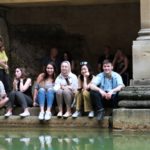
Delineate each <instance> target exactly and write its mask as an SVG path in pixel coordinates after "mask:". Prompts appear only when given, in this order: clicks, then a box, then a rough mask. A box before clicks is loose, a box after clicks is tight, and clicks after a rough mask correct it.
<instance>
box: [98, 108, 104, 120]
mask: <svg viewBox="0 0 150 150" xmlns="http://www.w3.org/2000/svg"><path fill="white" fill-rule="evenodd" d="M104 114H105V111H104V108H102V109H100V110H98V111H97V116H96V118H97V120H98V121H100V120H103V119H104Z"/></svg>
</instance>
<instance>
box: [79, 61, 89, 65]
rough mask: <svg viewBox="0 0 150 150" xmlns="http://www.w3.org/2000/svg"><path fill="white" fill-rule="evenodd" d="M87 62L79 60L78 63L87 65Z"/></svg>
mask: <svg viewBox="0 0 150 150" xmlns="http://www.w3.org/2000/svg"><path fill="white" fill-rule="evenodd" d="M87 64H88V62H87V61H82V62H80V65H87Z"/></svg>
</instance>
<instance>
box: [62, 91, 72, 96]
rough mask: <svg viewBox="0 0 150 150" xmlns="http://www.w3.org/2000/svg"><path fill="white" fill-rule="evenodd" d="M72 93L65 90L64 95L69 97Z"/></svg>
mask: <svg viewBox="0 0 150 150" xmlns="http://www.w3.org/2000/svg"><path fill="white" fill-rule="evenodd" d="M71 94H72V92H71V91H70V90H63V95H64V96H67V95H71Z"/></svg>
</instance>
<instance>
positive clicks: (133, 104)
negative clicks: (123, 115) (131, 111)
mask: <svg viewBox="0 0 150 150" xmlns="http://www.w3.org/2000/svg"><path fill="white" fill-rule="evenodd" d="M118 106H119V107H125V108H150V100H149V101H148V100H136V101H135V100H134V101H132V100H122V101H120V102H119V103H118Z"/></svg>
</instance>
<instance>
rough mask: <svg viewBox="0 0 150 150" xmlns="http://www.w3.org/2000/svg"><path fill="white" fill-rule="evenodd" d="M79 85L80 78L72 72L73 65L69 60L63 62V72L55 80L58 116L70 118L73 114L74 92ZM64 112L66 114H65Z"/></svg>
mask: <svg viewBox="0 0 150 150" xmlns="http://www.w3.org/2000/svg"><path fill="white" fill-rule="evenodd" d="M77 87H78V79H77V76H76V75H75V74H73V73H72V72H71V65H70V62H69V61H63V62H62V63H61V73H60V74H59V75H58V76H57V78H56V80H55V87H54V89H55V91H56V100H57V104H58V108H59V112H58V114H57V117H64V118H68V117H70V116H71V115H72V113H71V103H72V101H73V99H74V94H75V92H76V90H77ZM64 103H65V106H66V111H65V113H64V107H63V104H64ZM63 113H64V114H63Z"/></svg>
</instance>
